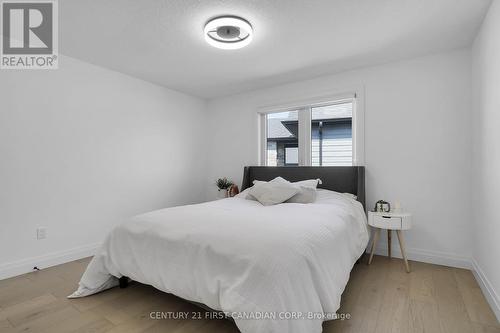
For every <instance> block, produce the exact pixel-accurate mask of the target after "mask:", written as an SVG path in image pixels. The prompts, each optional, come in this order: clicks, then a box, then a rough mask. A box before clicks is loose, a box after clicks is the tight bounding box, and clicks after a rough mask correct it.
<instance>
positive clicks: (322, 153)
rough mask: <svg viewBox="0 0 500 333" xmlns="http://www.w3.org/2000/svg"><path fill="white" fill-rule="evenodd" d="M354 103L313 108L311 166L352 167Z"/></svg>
mask: <svg viewBox="0 0 500 333" xmlns="http://www.w3.org/2000/svg"><path fill="white" fill-rule="evenodd" d="M352 105H353V103H352V102H347V103H342V104H332V105H325V106H319V107H313V108H311V165H312V166H336V165H352V161H353V159H352Z"/></svg>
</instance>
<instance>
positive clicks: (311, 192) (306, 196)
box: [246, 177, 321, 204]
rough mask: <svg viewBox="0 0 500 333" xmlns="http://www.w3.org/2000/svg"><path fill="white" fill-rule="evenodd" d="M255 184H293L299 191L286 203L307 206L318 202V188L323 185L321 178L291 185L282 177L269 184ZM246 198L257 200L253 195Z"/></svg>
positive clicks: (257, 183)
mask: <svg viewBox="0 0 500 333" xmlns="http://www.w3.org/2000/svg"><path fill="white" fill-rule="evenodd" d="M253 184H254V186H256V185H262V184H287V185H290V184H291V185H293V186H294V187H295V188H296V189H297V193H296V194H295V195H294V196H293V197H291V198H290V199H288V200H286V201H285V202H286V203H304V204H306V203H312V202H314V201H315V200H316V187H317V186H318V184H321V179H319V178H318V179H307V180H301V181H298V182H294V183H290V182H289V181H288V180H286V179H284V178H282V177H276V178H274V179H273V180H271V181H269V182H265V181H262V180H254V181H253ZM246 198H247V199H249V200H255V197H253V196H252V195H251V194H249V195H247V196H246Z"/></svg>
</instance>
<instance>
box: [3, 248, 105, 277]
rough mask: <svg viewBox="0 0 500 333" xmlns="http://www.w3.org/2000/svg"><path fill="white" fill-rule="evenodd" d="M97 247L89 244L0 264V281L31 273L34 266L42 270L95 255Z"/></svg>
mask: <svg viewBox="0 0 500 333" xmlns="http://www.w3.org/2000/svg"><path fill="white" fill-rule="evenodd" d="M99 246H100V244H91V245H86V246H81V247H76V248H73V249H69V250H65V251H61V252H53V253H49V254H46V255H43V256H38V257H31V258H27V259H23V260H19V261H14V262H10V263H6V264H1V265H0V280H2V279H7V278H9V277H13V276H17V275H21V274H24V273H29V272H32V271H33V267H35V266H36V267H38V268H40V269H43V268H47V267H51V266H55V265H60V264H64V263H67V262H70V261H73V260H78V259H81V258H85V257H90V256H92V255H94V254H95V252H96V250H97V249H98V248H99Z"/></svg>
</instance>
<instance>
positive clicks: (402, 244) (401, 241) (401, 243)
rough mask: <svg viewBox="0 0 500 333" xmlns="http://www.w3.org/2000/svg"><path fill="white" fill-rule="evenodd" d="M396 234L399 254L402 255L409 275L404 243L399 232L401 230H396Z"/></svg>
mask: <svg viewBox="0 0 500 333" xmlns="http://www.w3.org/2000/svg"><path fill="white" fill-rule="evenodd" d="M396 233H397V234H398V240H399V247H400V248H401V254H402V255H403V259H404V261H405V266H406V272H407V273H410V265H409V264H408V259H406V252H405V241H404V239H403V233H402V232H401V230H396Z"/></svg>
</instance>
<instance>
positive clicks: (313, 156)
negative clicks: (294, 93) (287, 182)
mask: <svg viewBox="0 0 500 333" xmlns="http://www.w3.org/2000/svg"><path fill="white" fill-rule="evenodd" d="M358 99H359V98H357V97H356V96H355V95H354V94H352V95H351V96H350V97H347V98H338V99H329V100H324V101H316V102H315V101H313V102H312V103H310V104H308V105H307V106H300V107H299V106H285V107H283V106H282V107H276V108H274V110H273V108H268V109H266V110H265V111H263V112H262V113H261V119H262V122H261V126H262V134H263V135H262V137H261V140H262V144H261V147H262V153H261V159H262V164H263V165H267V166H292V165H311V166H350V165H356V164H358V163H362V160H363V156H362V155H363V154H362V153H363V151H364V150H363V146H362V143H363V138H362V134H363V117H362V114H361V112H359V110H357V108H356V106H357V101H358ZM284 109H285V110H286V111H283V110H284ZM275 110H276V111H275ZM277 110H280V111H277Z"/></svg>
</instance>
